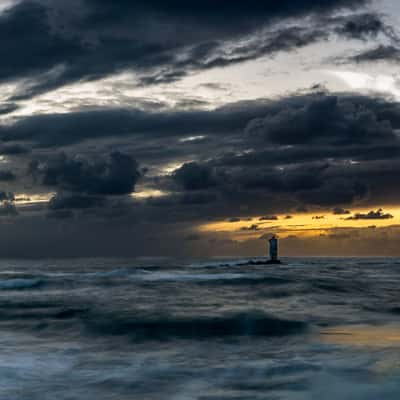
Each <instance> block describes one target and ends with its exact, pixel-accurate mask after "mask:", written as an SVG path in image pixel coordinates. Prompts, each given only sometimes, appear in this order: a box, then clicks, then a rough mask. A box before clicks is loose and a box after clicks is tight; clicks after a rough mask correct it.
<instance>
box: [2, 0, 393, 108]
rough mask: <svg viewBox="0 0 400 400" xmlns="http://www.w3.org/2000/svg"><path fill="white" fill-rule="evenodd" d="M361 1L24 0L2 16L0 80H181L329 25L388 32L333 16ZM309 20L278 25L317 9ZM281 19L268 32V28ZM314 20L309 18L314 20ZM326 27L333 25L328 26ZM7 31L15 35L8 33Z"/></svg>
mask: <svg viewBox="0 0 400 400" xmlns="http://www.w3.org/2000/svg"><path fill="white" fill-rule="evenodd" d="M367 3H368V1H365V0H325V1H323V2H321V1H317V0H301V1H292V0H283V1H279V2H272V1H256V0H250V1H247V2H245V3H243V2H241V1H238V0H234V1H229V2H219V3H218V5H217V6H216V3H215V2H213V1H194V2H183V1H173V2H168V6H166V4H164V3H163V2H158V1H147V2H143V1H130V2H128V1H125V0H119V1H113V2H104V1H94V0H79V1H73V2H71V3H70V5H69V6H68V7H66V6H65V2H63V1H61V0H56V1H51V2H50V1H45V0H24V1H21V2H19V3H17V5H15V6H14V7H13V8H11V9H10V10H8V11H7V12H5V13H3V14H1V15H0V57H1V59H2V63H1V66H0V80H2V81H10V80H20V79H24V80H25V81H24V85H23V90H20V91H18V92H17V93H16V94H15V96H14V100H21V99H24V98H28V97H31V96H34V95H35V94H38V93H42V92H46V91H49V90H52V89H54V88H57V87H60V86H62V85H64V84H67V83H71V82H76V81H78V80H93V79H98V78H101V77H104V76H107V75H110V74H113V73H116V72H118V71H122V70H125V69H131V70H134V71H136V72H137V73H138V77H139V79H140V80H141V83H142V84H152V83H160V82H165V81H172V80H176V79H179V78H180V77H182V76H184V75H186V74H187V73H188V72H190V71H191V70H196V69H206V68H211V67H215V66H224V65H227V64H231V63H236V62H242V61H245V60H250V59H254V58H257V57H260V56H262V55H265V54H271V53H274V52H277V51H282V50H283V51H285V50H286V51H287V50H291V49H293V48H298V47H302V46H304V45H307V44H310V43H313V42H315V41H316V40H321V39H324V38H326V37H327V34H328V33H329V31H333V32H336V33H337V34H340V35H345V36H348V37H354V38H358V39H364V38H365V37H369V36H373V35H377V34H378V33H379V32H383V33H387V28H386V26H385V25H384V24H383V23H382V22H381V21H380V19H379V17H378V16H375V15H372V14H367V15H366V16H357V15H356V16H355V17H354V19H353V17H351V16H350V17H348V16H347V17H342V18H336V19H332V18H329V15H330V13H332V12H335V11H341V10H349V9H352V10H356V9H359V8H360V7H362V6H364V5H365V4H367ZM316 15H318V16H319V17H320V18H323V19H324V23H323V24H318V23H317V22H316V20H315V21H314V22H313V23H312V24H311V25H312V26H301V25H300V26H297V27H296V26H294V27H293V26H291V27H286V28H285V27H284V26H281V25H282V23H284V22H285V21H286V20H287V19H288V18H300V17H305V16H316ZM277 23H279V24H280V25H279V26H280V27H279V28H277V29H276V30H274V31H272V32H271V31H265V32H264V33H263V29H264V28H265V27H268V26H271V24H277ZM314 25H315V27H314ZM328 27H329V28H328ZM9 38H13V40H12V41H10V40H9Z"/></svg>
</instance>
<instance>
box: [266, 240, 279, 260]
mask: <svg viewBox="0 0 400 400" xmlns="http://www.w3.org/2000/svg"><path fill="white" fill-rule="evenodd" d="M268 241H269V257H270V259H269V260H268V264H280V263H281V262H280V260H279V259H278V238H277V237H276V236H275V235H273V236H272V237H271V238H270V239H269V240H268Z"/></svg>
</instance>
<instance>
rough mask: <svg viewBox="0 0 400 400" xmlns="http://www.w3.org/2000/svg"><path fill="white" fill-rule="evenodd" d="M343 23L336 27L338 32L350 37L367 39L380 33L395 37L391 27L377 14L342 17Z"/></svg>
mask: <svg viewBox="0 0 400 400" xmlns="http://www.w3.org/2000/svg"><path fill="white" fill-rule="evenodd" d="M342 21H343V25H342V26H340V27H338V28H336V31H337V33H339V34H340V35H343V36H345V37H347V38H349V39H361V40H367V39H371V38H375V37H376V36H378V35H379V34H380V33H385V34H386V36H389V37H393V38H394V37H395V34H394V32H393V30H392V28H391V27H389V26H387V25H386V24H385V23H384V22H383V21H382V20H381V18H380V16H378V15H376V14H360V15H351V16H349V17H345V18H343V19H342Z"/></svg>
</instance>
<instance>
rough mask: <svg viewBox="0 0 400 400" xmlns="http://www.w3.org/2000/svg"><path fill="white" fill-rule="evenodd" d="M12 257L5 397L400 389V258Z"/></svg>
mask: <svg viewBox="0 0 400 400" xmlns="http://www.w3.org/2000/svg"><path fill="white" fill-rule="evenodd" d="M244 261H246V260H237V259H236V260H227V259H217V260H216V259H213V260H198V261H193V260H192V261H176V260H175V261H174V260H171V259H136V260H122V259H121V260H118V259H114V260H112V259H106V260H103V259H85V260H83V259H80V260H48V261H6V260H3V261H1V262H0V399H5V400H22V399H23V400H35V399H38V400H39V399H40V400H47V399H51V400H53V399H58V400H62V399H68V400H72V399H85V400H90V399H97V400H103V399H118V400H125V399H144V400H147V399H148V400H156V399H157V400H158V399H160V400H161V399H162V400H167V399H171V400H172V399H173V400H191V399H199V400H200V399H201V400H217V399H218V400H222V399H232V400H261V399H262V400H277V399H293V400H300V399H320V400H323V399H329V400H333V399H335V400H336V399H341V400H346V399H352V400H353V399H355V400H358V399H363V400H364V399H367V400H369V399H374V400H375V399H384V400H392V399H396V400H398V399H400V290H399V282H400V259H334V258H329V259H328V258H326V259H316V258H312V259H286V260H285V262H286V264H285V265H282V266H276V265H275V266H274V265H273V266H260V265H258V266H255V265H240V264H242V263H243V262H244Z"/></svg>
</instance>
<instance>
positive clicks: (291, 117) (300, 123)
mask: <svg viewBox="0 0 400 400" xmlns="http://www.w3.org/2000/svg"><path fill="white" fill-rule="evenodd" d="M246 130H247V132H248V134H249V135H250V136H256V137H261V138H264V139H265V140H266V141H268V142H271V143H275V144H280V145H298V144H307V143H308V144H311V143H312V144H319V145H334V146H344V145H349V144H366V143H371V142H373V141H375V140H376V141H384V140H393V141H394V140H395V139H396V134H395V132H394V131H393V129H392V126H391V125H390V123H389V121H387V120H379V119H378V117H377V115H376V113H375V112H374V110H373V109H367V108H365V107H363V108H361V107H359V106H358V105H357V103H356V102H353V101H352V99H350V98H349V99H346V98H342V99H340V98H339V97H337V96H325V95H323V96H320V97H316V98H315V99H314V100H312V101H311V102H307V103H305V104H304V105H303V106H302V107H297V106H295V107H291V106H290V105H288V107H287V108H285V109H282V111H280V112H278V113H276V114H274V115H267V116H266V117H264V118H259V119H254V120H252V121H250V122H249V124H248V126H247V128H246Z"/></svg>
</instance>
